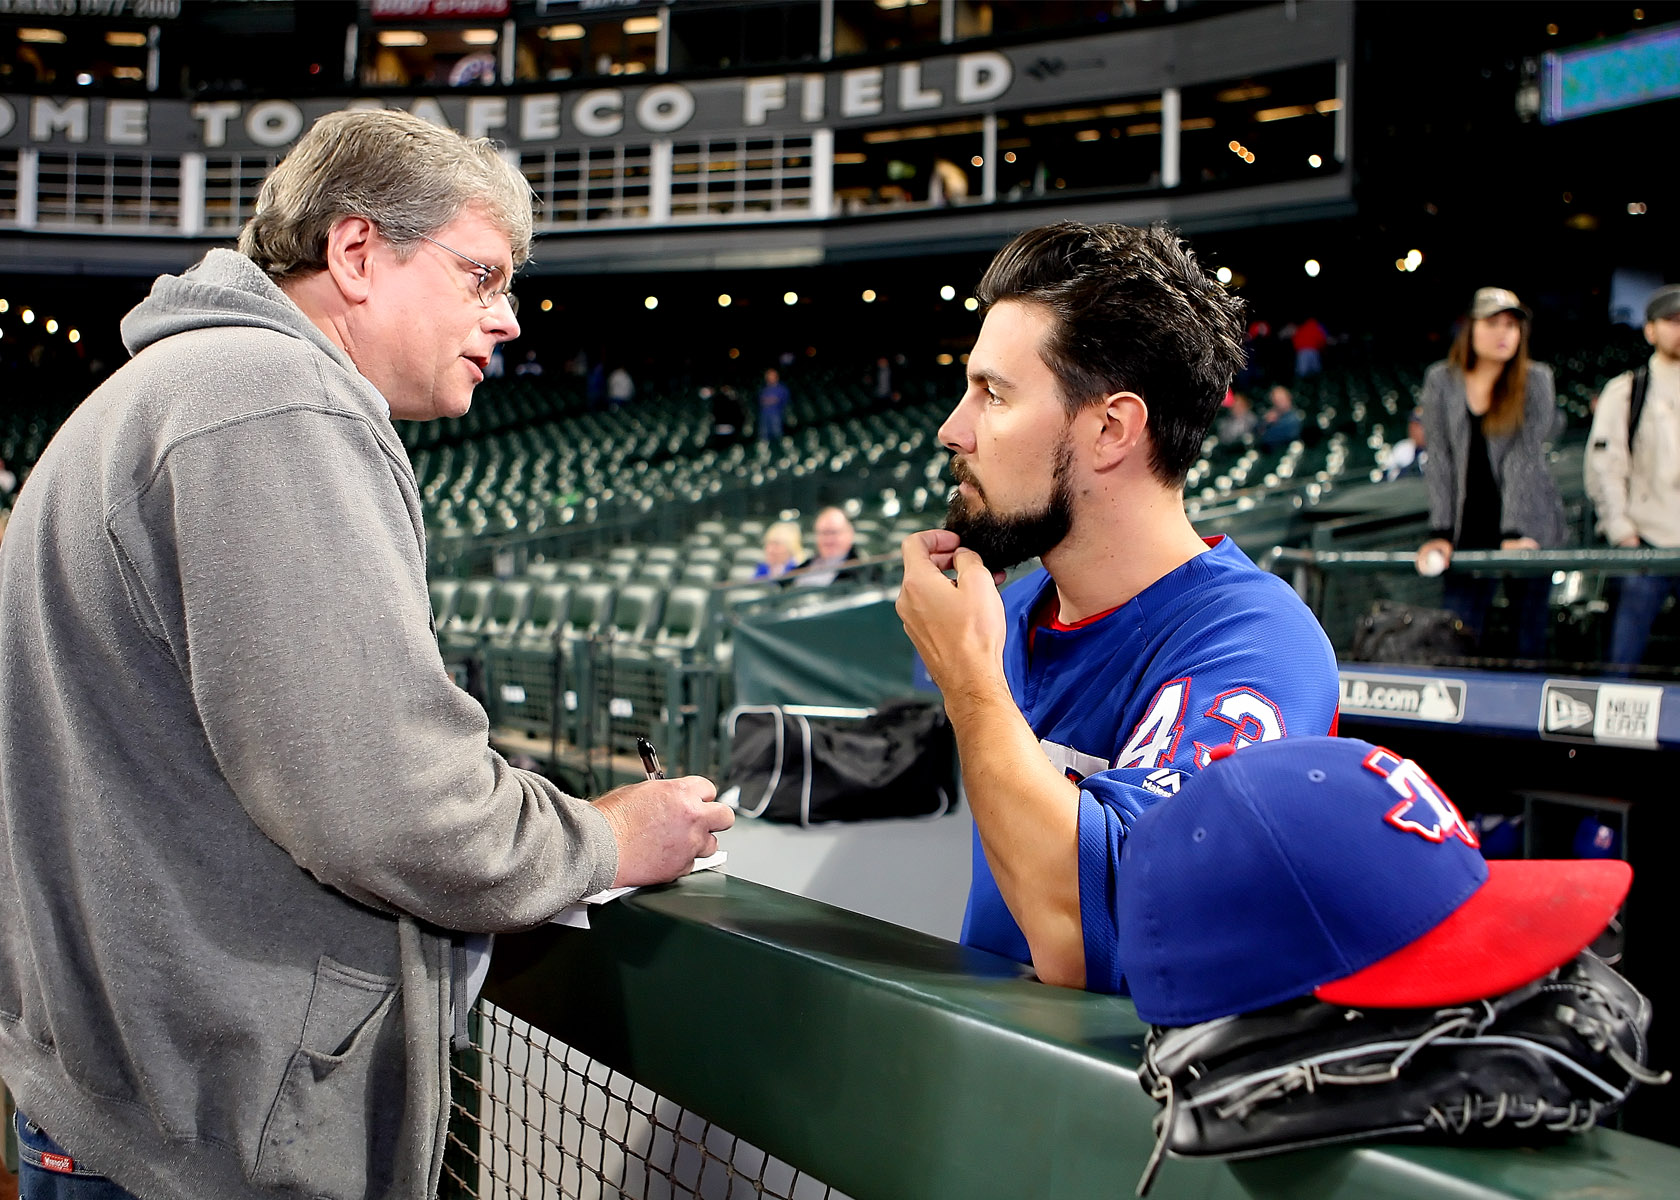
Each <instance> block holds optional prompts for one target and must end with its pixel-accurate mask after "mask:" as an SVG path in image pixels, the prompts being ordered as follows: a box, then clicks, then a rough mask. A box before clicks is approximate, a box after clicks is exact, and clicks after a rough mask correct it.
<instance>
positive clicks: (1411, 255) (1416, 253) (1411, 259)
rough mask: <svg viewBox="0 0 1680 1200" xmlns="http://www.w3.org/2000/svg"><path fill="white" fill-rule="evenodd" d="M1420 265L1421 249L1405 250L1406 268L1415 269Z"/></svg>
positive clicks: (1421, 261)
mask: <svg viewBox="0 0 1680 1200" xmlns="http://www.w3.org/2000/svg"><path fill="white" fill-rule="evenodd" d="M1421 266H1423V251H1422V250H1408V251H1406V270H1408V271H1415V270H1417V269H1418V268H1419V267H1421Z"/></svg>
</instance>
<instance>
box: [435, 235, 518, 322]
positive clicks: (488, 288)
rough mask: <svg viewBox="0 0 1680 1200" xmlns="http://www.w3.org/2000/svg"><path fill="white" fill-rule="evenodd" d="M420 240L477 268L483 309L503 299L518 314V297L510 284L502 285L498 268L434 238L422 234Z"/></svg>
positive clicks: (480, 301)
mask: <svg viewBox="0 0 1680 1200" xmlns="http://www.w3.org/2000/svg"><path fill="white" fill-rule="evenodd" d="M420 239H421V240H422V241H427V242H430V243H431V244H432V245H434V246H436V247H437V248H438V249H439V250H447V251H449V253H451V254H453V255H454V256H455V257H456V258H459V259H462V260H464V261H466V262H470V263H471V264H472V265H473V266H475V267H477V268H478V302H479V303H480V304H482V305H484V307H485V308H495V307H496V301H498V300H501V299H503V298H504V297H505V298H506V299H507V302H508V308H509V310H510V311H512V312H514V313H516V314H517V313H518V312H519V297H518V296H515V295H514V294H513V285H512V284H508V285H505V286H504V285H503V283H502V280H503V279H504V278H506V273H505V272H504V271H503V270H502V269H501V268H500V267H492V266H491V265H490V264H489V263H481V262H479V261H478V259H476V258H471V257H468V256H467V255H465V254H462V253H461V252H460V251H459V250H457V249H455V248H454V247H453V246H445V245H444V244H443V243H442V242H440V241H438V240H437V239H436V238H435V237H427V236H426V235H425V234H423V233H422V234H421V235H420Z"/></svg>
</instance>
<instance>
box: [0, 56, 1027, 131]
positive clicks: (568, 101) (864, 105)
mask: <svg viewBox="0 0 1680 1200" xmlns="http://www.w3.org/2000/svg"><path fill="white" fill-rule="evenodd" d="M924 66H927V67H928V70H927V71H926V72H925V73H924V69H923V68H924ZM938 66H940V67H943V68H945V69H944V70H936V69H934V64H923V63H919V62H905V63H895V64H890V65H887V66H875V67H859V68H856V69H854V70H849V71H839V72H834V73H831V74H827V75H819V74H812V75H795V76H785V75H772V76H767V77H765V78H760V79H733V80H708V81H702V82H698V83H693V84H682V83H653V84H649V85H646V86H639V87H613V88H590V89H588V90H586V91H579V92H538V93H534V94H529V95H506V94H503V95H476V96H470V97H467V96H454V95H445V96H417V97H392V98H389V99H377V100H375V99H360V100H347V99H337V100H331V99H327V100H260V101H255V102H252V101H244V100H209V101H199V102H197V103H191V102H188V101H172V100H115V99H111V100H108V99H102V98H97V97H84V96H73V97H64V96H0V145H7V146H22V145H34V146H56V145H62V146H68V147H75V148H77V149H101V148H105V147H124V148H127V147H130V146H168V147H172V148H175V149H180V150H275V149H279V148H281V147H283V146H290V145H291V144H292V143H293V142H295V141H296V140H297V139H298V137H299V136H301V135H302V133H303V131H304V130H305V129H307V128H308V127H309V126H310V125H312V124H313V123H314V122H315V120H316V118H318V117H321V116H324V115H325V114H327V113H329V112H336V111H338V110H340V109H345V108H400V109H404V110H406V111H408V112H411V113H414V114H415V115H416V116H420V117H424V118H425V119H426V120H428V121H431V122H432V123H433V124H436V125H447V126H449V127H450V128H453V129H458V130H460V131H461V132H462V133H465V134H467V135H468V136H469V137H492V138H495V139H496V140H497V141H499V142H505V143H507V144H508V145H509V146H512V147H513V148H515V149H546V148H549V147H552V146H554V145H557V144H568V143H570V144H584V143H589V142H594V141H597V140H599V139H602V138H616V137H620V136H627V137H633V136H637V135H641V136H643V137H649V136H653V137H658V136H666V135H669V134H673V133H676V132H678V131H680V130H684V129H688V128H690V127H691V126H692V127H694V128H696V129H699V130H702V131H706V132H712V131H716V130H722V129H739V130H751V131H754V132H757V131H759V130H765V131H787V130H789V129H797V128H800V127H808V126H818V125H830V126H832V125H840V124H846V123H849V122H854V121H858V120H861V119H864V118H874V117H881V116H895V115H903V114H907V113H915V114H916V116H917V119H924V118H931V117H935V116H938V115H940V110H943V111H945V112H946V113H949V112H950V111H961V110H963V109H969V110H972V108H973V107H974V106H975V105H979V104H987V103H990V102H992V101H995V100H997V99H999V98H1000V97H1002V96H1003V95H1004V93H1005V92H1007V91H1008V90H1009V88H1010V85H1011V84H1012V83H1013V82H1014V78H1015V75H1014V68H1013V67H1012V66H1011V64H1010V61H1009V59H1008V57H1007V56H1005V55H1003V54H1000V53H998V52H996V51H992V50H983V51H978V52H976V53H973V54H959V55H956V56H954V57H953V58H951V59H949V60H944V61H943V62H941V63H940V64H938Z"/></svg>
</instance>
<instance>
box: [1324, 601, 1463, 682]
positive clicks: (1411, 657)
mask: <svg viewBox="0 0 1680 1200" xmlns="http://www.w3.org/2000/svg"><path fill="white" fill-rule="evenodd" d="M1475 652H1476V640H1475V638H1474V636H1472V634H1471V633H1470V631H1469V629H1467V628H1466V627H1465V625H1464V622H1463V621H1462V620H1460V619H1459V617H1458V614H1457V613H1454V612H1449V611H1448V610H1446V609H1444V608H1420V607H1418V606H1417V605H1415V604H1401V603H1400V602H1398V601H1395V600H1378V601H1376V602H1375V603H1374V604H1372V605H1371V611H1370V612H1368V613H1366V614H1365V615H1364V616H1363V617H1361V618H1360V619H1359V624H1358V626H1357V627H1356V628H1355V629H1354V631H1353V646H1352V648H1351V649H1350V650H1349V651H1348V658H1349V659H1350V660H1352V661H1353V662H1384V663H1409V664H1412V665H1414V666H1424V667H1431V666H1440V665H1442V664H1445V663H1454V662H1458V661H1459V660H1460V659H1464V658H1468V657H1470V656H1471V655H1473V654H1475Z"/></svg>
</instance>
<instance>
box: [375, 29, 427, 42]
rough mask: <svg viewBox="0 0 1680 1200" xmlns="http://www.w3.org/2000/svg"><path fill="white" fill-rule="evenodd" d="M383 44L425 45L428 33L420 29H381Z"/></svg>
mask: <svg viewBox="0 0 1680 1200" xmlns="http://www.w3.org/2000/svg"><path fill="white" fill-rule="evenodd" d="M379 44H380V45H381V46H424V45H425V44H426V35H425V34H423V33H421V32H420V31H419V30H418V29H381V30H380V31H379Z"/></svg>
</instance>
